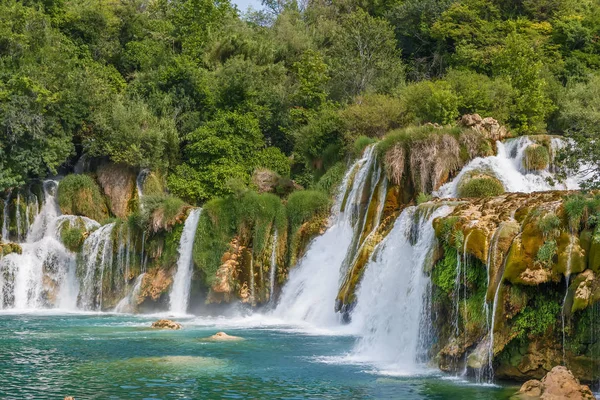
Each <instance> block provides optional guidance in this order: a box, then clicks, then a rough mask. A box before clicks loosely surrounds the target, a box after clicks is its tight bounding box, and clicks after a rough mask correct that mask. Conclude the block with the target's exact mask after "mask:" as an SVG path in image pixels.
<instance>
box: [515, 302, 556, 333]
mask: <svg viewBox="0 0 600 400" xmlns="http://www.w3.org/2000/svg"><path fill="white" fill-rule="evenodd" d="M560 307H561V306H560V303H559V302H557V301H553V300H550V299H546V298H545V297H536V299H535V301H534V304H533V307H532V306H531V305H528V306H527V307H525V309H524V310H523V311H522V312H521V313H519V315H517V317H516V318H515V324H514V326H513V330H514V331H515V332H516V333H517V337H518V338H520V339H523V338H525V337H526V336H527V335H534V336H538V335H543V334H544V333H545V332H546V331H547V330H548V328H550V327H551V326H552V325H554V324H555V323H556V317H557V315H558V313H559V312H560Z"/></svg>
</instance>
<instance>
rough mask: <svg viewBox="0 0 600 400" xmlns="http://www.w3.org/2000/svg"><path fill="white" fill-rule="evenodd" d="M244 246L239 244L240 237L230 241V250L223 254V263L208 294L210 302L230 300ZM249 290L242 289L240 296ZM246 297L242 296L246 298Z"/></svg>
mask: <svg viewBox="0 0 600 400" xmlns="http://www.w3.org/2000/svg"><path fill="white" fill-rule="evenodd" d="M244 249H245V247H244V246H242V245H240V244H239V239H238V238H234V239H233V240H232V241H231V242H230V243H229V250H228V251H227V252H225V254H223V257H222V258H221V265H220V266H219V268H218V269H217V272H216V274H215V279H214V281H213V284H212V285H211V287H210V293H209V295H208V302H209V303H220V302H222V301H225V302H229V301H230V300H231V298H232V296H233V294H234V291H235V280H236V278H237V276H238V273H239V268H240V263H241V257H242V251H243V250H244ZM247 292H248V291H247V290H245V291H240V296H242V295H246V297H247ZM244 299H245V298H242V300H244Z"/></svg>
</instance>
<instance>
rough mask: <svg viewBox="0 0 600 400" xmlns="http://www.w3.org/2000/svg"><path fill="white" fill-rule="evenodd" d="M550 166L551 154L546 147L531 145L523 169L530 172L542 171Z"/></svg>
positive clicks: (528, 147)
mask: <svg viewBox="0 0 600 400" xmlns="http://www.w3.org/2000/svg"><path fill="white" fill-rule="evenodd" d="M549 164H550V152H549V151H548V149H547V148H546V147H545V146H541V145H539V144H531V145H529V146H527V148H526V149H525V154H524V156H523V168H525V169H526V170H528V171H541V170H544V169H546V168H548V165H549Z"/></svg>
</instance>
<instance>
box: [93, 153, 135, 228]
mask: <svg viewBox="0 0 600 400" xmlns="http://www.w3.org/2000/svg"><path fill="white" fill-rule="evenodd" d="M97 173H98V182H99V183H100V186H101V187H102V191H103V192H104V194H105V195H106V197H107V198H108V199H109V205H110V210H111V211H112V213H113V214H114V215H116V216H117V217H119V218H125V217H127V216H128V214H129V208H130V207H129V205H130V202H131V200H132V199H133V196H134V195H135V193H136V188H135V179H136V174H135V171H134V170H133V168H131V167H129V166H127V165H124V164H105V165H102V166H100V167H98V172H97Z"/></svg>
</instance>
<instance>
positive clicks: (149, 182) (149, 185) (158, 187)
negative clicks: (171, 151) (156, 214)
mask: <svg viewBox="0 0 600 400" xmlns="http://www.w3.org/2000/svg"><path fill="white" fill-rule="evenodd" d="M142 192H143V193H144V196H159V195H162V194H164V193H165V186H164V184H163V179H162V177H161V176H160V175H159V174H158V173H157V172H154V171H153V172H150V173H149V174H148V176H146V179H145V180H144V184H143V185H142Z"/></svg>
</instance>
